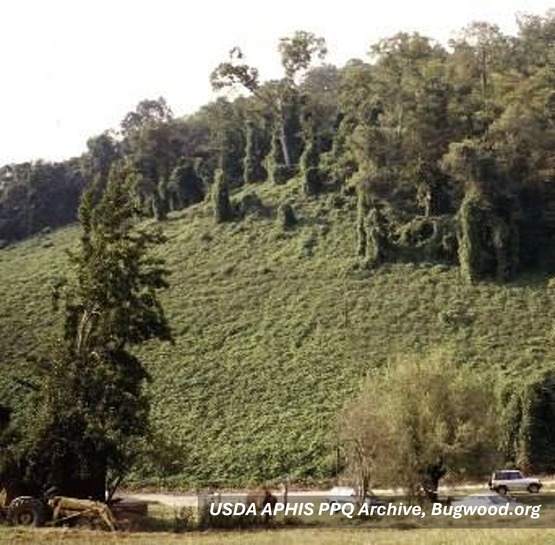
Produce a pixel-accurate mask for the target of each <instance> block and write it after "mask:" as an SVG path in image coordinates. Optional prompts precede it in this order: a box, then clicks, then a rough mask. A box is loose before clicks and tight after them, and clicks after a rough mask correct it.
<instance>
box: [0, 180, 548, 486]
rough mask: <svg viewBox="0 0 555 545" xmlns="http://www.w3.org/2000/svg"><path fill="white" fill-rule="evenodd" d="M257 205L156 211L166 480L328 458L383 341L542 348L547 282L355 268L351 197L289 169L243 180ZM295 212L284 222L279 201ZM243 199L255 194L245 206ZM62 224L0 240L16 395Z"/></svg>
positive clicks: (307, 469)
mask: <svg viewBox="0 0 555 545" xmlns="http://www.w3.org/2000/svg"><path fill="white" fill-rule="evenodd" d="M253 192H255V193H257V194H258V196H259V197H260V198H261V200H262V202H263V205H264V206H263V207H259V208H258V209H257V210H251V213H250V214H248V215H247V217H246V218H245V219H244V220H242V221H241V222H237V223H231V224H226V225H220V226H215V225H214V222H213V219H212V215H211V211H210V208H209V207H208V205H206V204H201V205H197V206H195V207H191V208H189V209H187V210H184V211H182V212H180V213H179V214H177V215H175V216H173V217H171V218H170V220H169V221H168V222H167V223H166V225H165V230H166V234H167V236H168V242H167V243H166V244H165V246H164V247H163V248H162V249H161V252H162V253H163V255H164V256H165V257H166V259H167V263H168V266H169V268H170V269H171V270H172V277H171V283H172V287H171V290H170V291H169V292H168V293H167V294H166V295H165V297H164V302H165V305H166V308H167V311H168V317H169V319H170V322H171V324H172V326H173V328H174V331H175V336H176V345H175V346H169V345H153V346H149V347H146V348H145V349H144V350H143V352H142V355H143V357H144V358H145V361H147V362H148V365H149V369H150V371H151V374H152V377H153V381H152V383H151V384H150V386H149V387H150V389H151V391H152V394H153V419H154V422H155V424H156V428H157V429H158V430H159V431H160V434H161V435H163V436H165V437H166V438H167V440H168V441H170V442H171V443H175V444H177V445H178V446H181V447H182V451H181V452H178V454H177V455H176V456H174V460H173V462H174V464H173V470H174V472H175V475H174V477H173V480H174V481H175V482H176V483H179V484H181V485H185V484H193V483H208V482H215V481H220V482H225V483H226V484H233V483H244V482H246V481H249V480H264V479H276V478H279V477H280V476H282V475H285V474H290V475H291V476H292V477H293V478H297V479H301V478H322V477H325V476H326V475H329V474H330V472H331V471H332V470H333V469H334V467H335V460H336V450H337V444H336V440H335V438H334V435H335V434H334V426H335V424H334V416H335V414H336V413H337V410H338V408H339V407H340V406H341V405H342V403H343V401H344V400H345V399H346V398H348V397H349V396H350V395H351V394H352V393H354V392H355V391H356V390H357V389H358V388H359V386H360V384H361V381H362V379H363V378H364V376H365V373H366V372H367V370H368V369H369V368H370V367H372V366H375V365H380V364H382V363H383V362H385V361H386V360H387V358H388V357H390V356H391V355H393V354H395V353H398V352H408V353H413V352H416V351H426V350H429V349H431V348H433V347H436V346H439V345H443V346H448V347H450V348H452V350H453V352H454V354H456V356H457V357H458V358H460V359H461V360H468V361H470V362H474V363H475V364H476V365H481V366H482V365H483V366H490V365H495V366H499V368H501V369H505V370H506V372H507V373H510V374H518V373H524V372H526V371H527V370H529V369H534V368H537V367H538V366H541V365H543V364H544V362H548V361H549V360H550V358H551V357H552V355H553V353H554V350H553V323H554V320H555V288H554V287H552V286H551V285H550V283H549V281H548V279H547V278H544V277H541V276H530V277H527V278H524V279H521V280H520V281H519V282H518V283H513V284H509V285H503V286H501V285H496V284H488V283H484V284H480V285H478V286H468V285H466V284H464V283H463V282H462V281H461V280H460V279H459V275H458V271H457V270H456V269H451V268H448V267H445V266H439V265H435V266H433V265H429V266H425V265H410V264H392V265H387V266H384V267H382V268H381V269H379V270H377V271H364V270H362V271H361V270H359V269H357V267H356V261H355V259H354V248H355V229H354V225H355V222H354V217H355V213H356V212H355V208H356V206H355V203H354V202H351V201H349V200H348V199H346V198H345V199H343V198H339V197H338V196H337V195H327V196H323V197H321V198H319V199H313V200H306V199H305V198H304V197H302V195H301V191H300V187H299V186H298V185H296V184H295V183H290V184H288V185H286V186H271V185H269V184H263V185H257V186H250V187H248V188H245V189H243V190H242V191H241V192H240V193H239V194H238V195H236V196H235V198H236V199H244V196H245V194H247V193H253ZM285 200H289V201H291V202H294V206H295V210H296V213H297V215H298V218H299V224H298V226H297V227H296V228H295V229H293V230H291V231H287V232H283V231H282V230H281V229H280V228H279V227H278V226H277V223H276V220H275V214H276V208H277V206H278V205H279V203H281V202H284V201H285ZM255 208H256V207H255ZM77 236H78V231H77V229H76V228H69V229H64V230H61V231H58V232H55V233H53V234H50V235H42V236H39V237H36V238H34V239H30V240H28V241H25V242H23V243H21V244H19V245H17V246H14V247H11V248H9V249H7V250H4V251H2V252H1V253H0V275H1V277H2V279H3V282H2V283H1V285H0V297H1V298H0V304H1V312H0V354H1V356H2V357H1V359H0V366H1V367H0V370H1V371H2V373H1V375H0V399H2V400H5V399H7V400H8V401H9V402H10V403H13V404H17V403H18V401H19V400H20V399H22V394H23V393H24V389H23V387H22V386H20V385H18V384H17V383H14V382H13V381H12V380H11V378H12V377H14V376H16V375H18V376H21V375H23V376H24V375H25V374H26V372H27V368H26V365H25V362H24V359H25V358H24V356H25V355H26V354H29V353H30V352H32V351H33V349H34V348H35V347H36V346H37V343H38V342H39V340H40V338H41V337H42V336H44V335H49V334H51V333H52V331H53V328H55V327H56V319H55V318H54V317H53V316H52V314H51V313H50V312H49V305H50V301H49V292H50V285H51V282H52V280H53V279H54V278H55V277H56V276H58V275H60V274H62V273H63V270H64V266H65V263H66V262H67V259H66V257H65V254H64V250H66V249H67V248H71V247H72V246H73V245H75V244H76V243H77Z"/></svg>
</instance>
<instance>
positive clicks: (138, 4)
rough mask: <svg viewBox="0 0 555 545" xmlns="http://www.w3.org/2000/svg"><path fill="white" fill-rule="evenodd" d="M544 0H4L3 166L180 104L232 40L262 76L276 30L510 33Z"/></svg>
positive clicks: (272, 63)
mask: <svg viewBox="0 0 555 545" xmlns="http://www.w3.org/2000/svg"><path fill="white" fill-rule="evenodd" d="M550 7H554V6H553V4H552V3H550V2H549V1H548V0H458V1H449V0H443V1H442V2H440V1H439V0H435V1H432V0H414V1H410V0H384V1H381V2H375V1H371V0H341V1H338V2H333V3H332V2H329V3H326V4H324V2H323V0H321V1H319V2H318V1H315V0H310V1H306V0H304V1H303V0H277V1H270V2H265V1H264V0H258V1H254V0H196V1H189V2H188V1H186V0H135V1H133V0H0V25H1V26H0V67H1V70H2V78H1V80H0V165H2V164H5V163H8V162H20V161H25V160H34V159H38V158H44V159H48V160H58V159H64V158H68V157H71V156H74V155H79V154H80V153H82V152H83V151H84V150H85V143H86V140H87V138H88V137H90V136H93V135H96V134H99V133H101V132H102V131H103V130H105V129H109V128H117V126H118V125H119V122H120V121H121V119H123V117H124V116H125V114H126V113H127V112H129V111H131V110H133V109H134V108H135V106H136V105H137V103H138V102H139V101H140V100H142V99H145V98H157V97H158V96H160V95H162V96H164V97H165V98H166V100H167V101H168V103H169V104H170V106H171V107H172V109H173V111H174V113H175V114H176V115H181V114H184V113H187V112H192V111H194V110H195V109H197V108H198V107H199V106H201V105H202V104H204V103H206V102H208V101H209V100H211V99H213V98H214V96H213V95H212V93H211V91H210V85H209V82H208V77H209V74H210V72H211V71H212V69H213V68H214V67H215V66H216V65H217V64H218V63H219V62H220V61H222V60H224V59H225V58H226V57H227V53H228V51H229V50H230V49H231V47H233V46H234V45H239V46H241V47H242V49H243V51H244V52H245V53H246V55H247V61H248V62H250V63H251V64H253V65H255V66H258V67H259V68H260V71H261V76H262V78H263V79H267V78H268V77H276V76H278V74H279V64H278V63H279V61H278V57H277V52H276V46H277V42H278V40H279V38H280V37H283V36H288V35H291V34H292V33H293V32H294V31H295V30H308V31H312V32H315V33H316V34H318V35H320V36H323V37H325V38H326V40H327V43H328V49H329V50H330V56H329V58H328V60H329V61H330V62H333V63H335V64H338V65H340V64H342V63H344V62H345V61H346V60H348V59H350V58H353V57H359V58H364V57H365V55H366V53H367V51H368V49H369V46H370V44H371V43H373V42H375V41H377V40H378V39H380V38H384V37H387V36H390V35H392V34H394V33H395V32H397V31H400V30H408V31H412V30H416V31H419V32H421V33H423V34H425V35H428V36H430V37H432V38H435V39H438V40H440V41H446V40H447V39H449V38H450V37H451V36H452V35H453V34H454V33H455V32H456V31H458V30H460V29H461V28H462V27H464V26H466V25H467V24H468V23H470V22H471V21H476V20H487V21H489V22H493V23H496V24H498V25H499V26H500V27H501V28H502V30H504V31H505V32H514V31H515V29H516V26H515V18H514V15H515V14H516V13H517V12H527V13H535V14H540V15H543V14H545V13H546V12H547V10H548V9H549V8H550Z"/></svg>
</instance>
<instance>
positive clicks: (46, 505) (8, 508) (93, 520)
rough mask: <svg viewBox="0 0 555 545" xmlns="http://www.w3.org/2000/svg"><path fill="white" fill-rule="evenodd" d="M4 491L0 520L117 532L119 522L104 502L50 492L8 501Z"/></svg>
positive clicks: (30, 524) (12, 522) (27, 524)
mask: <svg viewBox="0 0 555 545" xmlns="http://www.w3.org/2000/svg"><path fill="white" fill-rule="evenodd" d="M6 498H7V492H6V490H5V489H2V491H0V519H2V518H3V519H5V520H7V521H8V522H9V523H11V524H14V525H21V526H45V525H51V526H65V525H69V526H86V527H89V528H94V529H104V530H110V531H114V530H115V529H116V525H117V521H116V518H115V516H114V514H113V513H112V510H111V509H110V507H109V506H108V505H107V504H105V503H102V502H99V501H94V500H84V499H79V498H69V497H66V496H59V495H56V493H55V492H54V491H50V492H49V493H47V494H46V495H45V496H44V497H43V498H37V497H33V496H18V497H17V498H14V499H13V500H12V501H11V502H9V503H8V502H7V501H6Z"/></svg>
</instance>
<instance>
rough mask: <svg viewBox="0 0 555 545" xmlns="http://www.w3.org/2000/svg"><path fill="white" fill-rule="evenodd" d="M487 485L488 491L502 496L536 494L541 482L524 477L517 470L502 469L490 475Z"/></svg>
mask: <svg viewBox="0 0 555 545" xmlns="http://www.w3.org/2000/svg"><path fill="white" fill-rule="evenodd" d="M488 485H489V488H490V490H494V491H495V492H497V493H498V494H501V495H503V496H504V495H505V494H507V492H524V491H528V492H530V493H532V494H536V493H538V492H539V491H540V489H541V487H542V482H541V481H540V480H539V479H537V478H535V477H524V476H523V475H522V473H521V472H520V471H518V469H503V470H501V471H496V472H495V473H493V474H492V476H491V478H490V480H489V483H488Z"/></svg>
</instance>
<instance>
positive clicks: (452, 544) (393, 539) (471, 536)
mask: <svg viewBox="0 0 555 545" xmlns="http://www.w3.org/2000/svg"><path fill="white" fill-rule="evenodd" d="M554 542H555V530H522V529H518V530H516V529H515V530H512V529H502V530H499V529H496V530H493V529H489V530H321V531H320V530H286V531H266V532H240V533H210V532H208V533H203V534H200V533H192V534H185V535H184V534H179V535H175V534H118V535H111V534H102V533H95V532H86V531H73V530H71V531H69V530H19V529H18V530H15V529H4V528H1V527H0V543H3V544H10V545H11V544H13V545H58V544H60V545H62V544H63V545H115V544H118V545H119V544H122V545H124V544H129V545H166V544H167V545H174V544H175V545H177V544H179V545H197V544H198V545H275V544H279V545H370V544H372V545H461V544H462V545H497V544H499V545H507V544H510V545H529V544H531V543H533V544H534V545H550V544H552V543H554Z"/></svg>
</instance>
